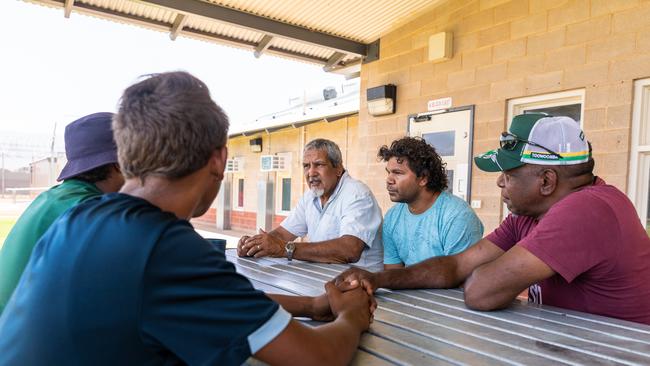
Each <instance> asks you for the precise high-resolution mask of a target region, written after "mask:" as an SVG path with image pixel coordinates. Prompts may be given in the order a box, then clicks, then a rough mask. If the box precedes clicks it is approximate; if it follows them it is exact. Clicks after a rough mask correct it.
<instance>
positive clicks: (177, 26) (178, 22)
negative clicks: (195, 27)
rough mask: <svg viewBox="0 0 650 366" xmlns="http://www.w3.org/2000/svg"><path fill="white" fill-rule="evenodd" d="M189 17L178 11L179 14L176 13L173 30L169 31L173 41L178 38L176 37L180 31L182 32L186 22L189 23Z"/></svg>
mask: <svg viewBox="0 0 650 366" xmlns="http://www.w3.org/2000/svg"><path fill="white" fill-rule="evenodd" d="M187 18H188V16H187V15H185V14H182V13H178V15H176V19H174V25H172V29H171V32H169V39H171V40H172V41H175V40H176V37H178V35H179V33H181V31H182V30H183V27H184V26H185V23H187Z"/></svg>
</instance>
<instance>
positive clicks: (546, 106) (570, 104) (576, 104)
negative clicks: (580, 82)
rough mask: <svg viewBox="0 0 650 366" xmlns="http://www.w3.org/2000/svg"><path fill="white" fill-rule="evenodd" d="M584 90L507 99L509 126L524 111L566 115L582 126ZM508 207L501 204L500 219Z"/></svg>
mask: <svg viewBox="0 0 650 366" xmlns="http://www.w3.org/2000/svg"><path fill="white" fill-rule="evenodd" d="M584 105H585V91H584V89H577V90H568V91H563V92H559V93H549V94H542V95H535V96H532V97H524V98H516V99H511V100H509V101H508V121H507V125H508V127H510V123H511V122H512V118H513V117H514V116H518V115H520V114H526V113H534V112H538V113H546V114H548V115H551V116H567V117H571V118H573V119H574V120H575V121H576V122H578V123H579V124H580V127H581V128H582V126H583V121H582V116H583V114H584ZM509 212H510V211H509V210H508V207H507V206H506V205H505V204H503V205H502V213H503V215H502V216H501V219H502V220H503V219H505V218H506V216H508V213H509Z"/></svg>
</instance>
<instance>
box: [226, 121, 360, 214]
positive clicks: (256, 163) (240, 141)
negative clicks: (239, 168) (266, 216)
mask: <svg viewBox="0 0 650 366" xmlns="http://www.w3.org/2000/svg"><path fill="white" fill-rule="evenodd" d="M358 121H359V118H358V116H356V115H353V116H349V117H344V118H341V119H338V120H336V121H333V122H329V123H328V122H325V121H321V122H315V123H312V124H308V125H306V126H303V127H299V128H293V127H288V128H284V129H280V130H277V131H273V132H270V133H266V132H261V133H258V134H253V135H250V136H238V137H233V138H230V139H229V140H228V153H229V158H234V157H243V158H244V172H243V173H242V176H243V177H244V211H246V212H256V211H257V182H258V181H259V180H260V179H262V174H265V173H262V172H260V156H261V155H272V154H276V153H291V167H290V176H291V207H294V206H295V205H296V204H297V203H298V200H299V199H300V197H301V196H302V194H303V192H304V190H305V184H304V177H303V170H302V151H303V147H304V144H306V143H307V142H309V141H311V140H312V139H315V138H326V139H329V140H332V141H334V142H336V143H337V144H338V145H339V147H340V149H341V154H342V155H343V163H344V165H345V166H346V168H347V169H348V171H349V172H350V174H352V175H353V176H356V174H357V172H360V171H363V169H365V168H364V164H361V163H360V162H359V161H358V150H357V149H356V148H355V147H356V146H357V145H358V140H359V139H358V130H359V128H358ZM258 137H261V138H262V152H261V153H254V152H251V150H250V143H249V141H250V140H251V139H254V138H258ZM231 192H232V190H231Z"/></svg>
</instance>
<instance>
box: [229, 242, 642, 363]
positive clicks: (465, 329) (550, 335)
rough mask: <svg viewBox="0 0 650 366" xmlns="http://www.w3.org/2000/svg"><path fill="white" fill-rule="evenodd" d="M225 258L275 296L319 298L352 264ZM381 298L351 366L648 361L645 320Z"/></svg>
mask: <svg viewBox="0 0 650 366" xmlns="http://www.w3.org/2000/svg"><path fill="white" fill-rule="evenodd" d="M226 256H227V258H228V260H229V261H231V262H233V263H234V264H235V266H236V267H237V271H238V272H239V273H241V274H243V275H244V276H246V277H248V278H249V279H250V280H251V281H252V283H253V285H254V286H255V287H256V288H258V289H260V290H263V291H266V292H268V293H278V294H295V295H309V296H313V295H319V294H321V293H323V290H324V289H323V286H324V284H325V282H327V281H329V280H331V279H332V278H333V277H334V276H336V275H337V274H339V273H340V272H342V271H343V270H345V269H346V268H348V267H349V266H347V265H337V264H319V263H308V262H302V261H295V260H294V261H293V262H291V263H288V262H287V260H286V259H275V258H260V259H255V258H239V257H237V254H236V252H235V250H233V249H228V250H226ZM376 298H377V303H378V305H379V306H378V308H377V310H376V312H375V321H374V323H372V325H371V326H370V330H369V331H368V332H367V333H365V334H364V335H363V336H362V338H361V343H360V346H359V351H358V352H357V354H356V355H355V358H354V360H353V361H352V364H354V365H431V364H435V365H612V364H620V365H650V326H647V325H643V324H638V323H633V322H628V321H623V320H618V319H613V318H607V317H602V316H597V315H592V314H586V313H580V312H576V311H570V310H566V309H561V308H555V307H550V306H538V305H531V304H528V303H526V302H523V301H516V302H515V303H513V305H512V306H510V307H509V308H508V309H505V310H501V311H492V312H480V311H473V310H469V309H468V308H466V307H465V304H464V302H463V292H462V290H460V289H449V290H398V291H396V290H384V289H380V290H378V291H377V293H376ZM309 323H310V322H307V324H309Z"/></svg>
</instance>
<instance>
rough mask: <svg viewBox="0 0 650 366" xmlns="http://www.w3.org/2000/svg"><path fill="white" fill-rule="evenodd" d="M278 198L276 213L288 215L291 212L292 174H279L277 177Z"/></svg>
mask: <svg viewBox="0 0 650 366" xmlns="http://www.w3.org/2000/svg"><path fill="white" fill-rule="evenodd" d="M276 187H277V188H276V197H277V200H276V201H275V213H276V214H278V215H285V216H286V215H288V214H289V212H291V174H290V172H278V173H277V175H276Z"/></svg>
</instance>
